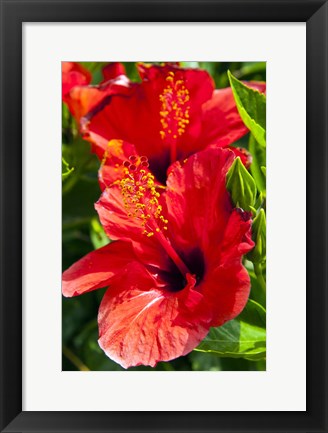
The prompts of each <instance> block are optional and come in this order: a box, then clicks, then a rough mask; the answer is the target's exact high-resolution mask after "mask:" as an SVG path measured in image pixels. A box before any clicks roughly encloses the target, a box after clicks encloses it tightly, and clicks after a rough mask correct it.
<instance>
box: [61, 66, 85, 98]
mask: <svg viewBox="0 0 328 433" xmlns="http://www.w3.org/2000/svg"><path fill="white" fill-rule="evenodd" d="M90 82H91V74H90V72H89V71H88V70H87V69H85V68H83V67H82V66H81V65H79V64H78V63H75V62H62V94H63V101H64V102H66V103H67V102H69V101H70V97H69V93H70V91H71V90H72V89H73V87H76V86H85V85H87V84H89V83H90Z"/></svg>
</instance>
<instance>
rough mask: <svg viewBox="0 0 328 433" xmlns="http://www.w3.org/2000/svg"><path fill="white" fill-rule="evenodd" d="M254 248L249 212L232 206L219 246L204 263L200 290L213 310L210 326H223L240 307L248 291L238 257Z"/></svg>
mask: <svg viewBox="0 0 328 433" xmlns="http://www.w3.org/2000/svg"><path fill="white" fill-rule="evenodd" d="M253 247H254V242H253V241H252V239H251V219H250V214H249V213H247V212H244V211H242V210H240V209H235V210H234V211H233V212H232V213H231V216H230V219H229V221H228V224H227V227H226V230H225V233H224V238H223V241H222V245H221V248H220V249H218V254H217V255H216V256H213V257H212V260H209V262H208V269H207V275H206V277H205V279H204V281H203V283H202V287H201V289H202V293H203V295H204V298H205V300H206V302H207V303H208V306H209V308H210V309H212V311H213V317H214V319H213V323H212V326H220V325H223V323H225V322H226V321H228V320H231V319H233V318H234V317H236V316H238V314H240V313H241V311H242V310H243V309H244V307H245V305H246V303H247V300H248V297H249V292H250V278H249V275H248V273H247V271H246V269H245V267H244V266H243V264H242V256H243V255H244V254H246V253H247V252H249V251H250V250H251V249H252V248H253Z"/></svg>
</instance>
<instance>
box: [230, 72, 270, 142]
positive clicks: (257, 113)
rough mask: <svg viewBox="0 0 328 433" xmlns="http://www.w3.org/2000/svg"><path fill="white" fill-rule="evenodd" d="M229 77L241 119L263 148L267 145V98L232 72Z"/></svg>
mask: <svg viewBox="0 0 328 433" xmlns="http://www.w3.org/2000/svg"><path fill="white" fill-rule="evenodd" d="M228 77H229V81H230V85H231V88H232V92H233V96H234V98H235V101H236V105H237V109H238V112H239V114H240V117H241V118H242V119H243V122H244V123H245V125H246V126H247V128H248V129H249V130H250V131H251V133H252V134H253V135H254V137H255V139H256V141H257V142H258V143H259V144H260V145H261V146H263V147H265V145H266V138H265V135H266V97H265V95H264V94H262V93H260V92H259V91H258V90H254V89H251V88H250V87H248V86H246V85H245V84H243V83H242V82H241V81H239V80H237V78H235V77H234V76H233V75H232V74H231V72H230V71H228Z"/></svg>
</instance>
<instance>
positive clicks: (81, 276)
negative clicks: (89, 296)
mask: <svg viewBox="0 0 328 433" xmlns="http://www.w3.org/2000/svg"><path fill="white" fill-rule="evenodd" d="M135 260H136V257H135V255H134V253H133V249H132V247H131V244H129V243H127V242H113V243H111V244H109V245H106V246H104V247H102V248H99V249H98V250H95V251H92V252H91V253H89V254H87V255H86V256H84V257H83V258H82V259H80V260H79V261H77V262H76V263H74V264H73V265H72V266H71V267H70V268H68V269H67V270H66V271H65V272H64V273H63V279H62V292H63V295H64V296H67V297H71V296H77V295H80V294H82V293H86V292H90V291H91V290H96V289H99V288H101V287H105V286H107V285H108V284H109V283H110V282H111V281H112V279H113V278H114V277H115V276H116V277H117V276H119V275H120V274H122V273H124V272H126V269H127V265H128V263H129V262H131V261H135Z"/></svg>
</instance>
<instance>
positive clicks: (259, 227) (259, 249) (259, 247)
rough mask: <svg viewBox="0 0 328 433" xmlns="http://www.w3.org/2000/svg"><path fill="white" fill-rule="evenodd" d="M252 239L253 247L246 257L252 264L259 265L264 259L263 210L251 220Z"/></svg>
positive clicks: (264, 227)
mask: <svg viewBox="0 0 328 433" xmlns="http://www.w3.org/2000/svg"><path fill="white" fill-rule="evenodd" d="M252 239H253V241H254V242H255V247H254V248H253V249H252V250H251V251H250V252H249V253H248V255H247V257H248V259H249V260H251V261H252V262H253V263H261V262H263V261H264V260H265V257H266V218H265V211H264V209H260V211H259V213H258V214H257V215H256V217H255V218H254V220H253V224H252Z"/></svg>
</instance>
